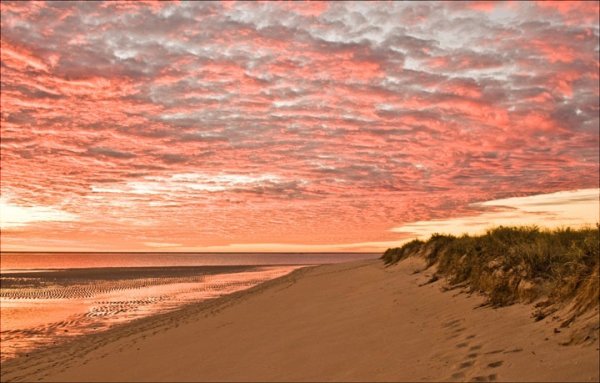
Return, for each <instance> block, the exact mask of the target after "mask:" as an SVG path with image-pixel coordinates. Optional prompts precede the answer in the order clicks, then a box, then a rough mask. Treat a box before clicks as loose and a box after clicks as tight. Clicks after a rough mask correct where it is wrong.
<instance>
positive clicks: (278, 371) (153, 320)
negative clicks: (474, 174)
mask: <svg viewBox="0 0 600 383" xmlns="http://www.w3.org/2000/svg"><path fill="white" fill-rule="evenodd" d="M431 273H432V271H431V270H423V264H422V263H421V262H420V261H419V260H417V259H409V260H406V261H403V262H401V263H399V264H397V265H394V266H391V267H388V268H386V267H384V265H383V264H382V263H381V261H361V262H354V263H346V264H335V265H323V266H317V267H308V268H304V269H300V270H297V271H295V272H293V273H292V274H289V275H287V276H285V277H282V278H279V279H276V280H272V281H269V282H266V283H263V284H261V285H259V286H256V287H253V288H251V289H249V290H246V291H242V292H237V293H234V294H231V295H228V296H226V297H223V298H219V299H215V300H211V301H207V302H203V303H199V304H193V305H189V306H186V307H184V308H183V309H181V310H178V311H175V312H170V313H166V314H160V315H156V316H153V317H149V318H143V319H140V320H137V321H135V322H132V323H129V324H126V325H123V326H118V327H115V328H112V329H110V330H107V331H105V332H102V333H98V334H91V335H86V336H82V337H79V338H76V339H75V340H73V341H71V342H69V343H67V344H64V345H61V346H56V347H53V348H50V349H46V350H41V351H36V352H34V353H31V354H29V355H28V356H23V357H20V358H17V359H13V360H9V361H7V362H6V363H3V364H2V375H1V378H2V381H38V380H41V381H78V382H86V381H471V380H473V381H561V382H563V381H598V380H599V379H600V376H599V368H600V367H599V362H598V360H599V351H598V350H599V343H598V327H597V323H598V311H597V309H596V310H595V311H593V312H590V313H588V315H587V316H586V317H582V318H580V319H579V320H578V321H576V322H575V323H574V324H572V325H571V326H570V327H568V328H563V327H560V323H561V321H563V320H564V319H565V318H566V315H567V313H566V312H564V313H561V312H558V313H556V314H555V315H554V316H549V317H547V318H546V319H544V320H542V321H539V322H535V321H534V320H533V319H532V317H531V314H532V311H533V306H532V305H520V304H519V305H513V306H509V307H504V308H499V309H494V308H491V307H487V306H481V305H482V303H483V302H484V301H485V299H484V298H483V297H482V296H479V295H475V294H473V295H471V294H468V293H466V292H465V291H462V290H460V289H452V290H447V291H445V290H446V289H445V288H444V287H445V286H446V282H445V281H443V280H440V281H437V282H434V283H430V284H424V283H425V282H426V281H427V280H428V279H429V278H430V276H431ZM584 328H585V329H587V330H586V331H588V332H587V335H586V337H587V339H585V337H582V336H581V334H582V333H581V331H583V330H582V329H584ZM575 329H579V330H578V331H579V332H577V333H576V334H575V335H576V336H575V337H573V336H574V335H573V334H574V331H575ZM573 339H575V341H573ZM569 342H570V344H569V345H564V344H565V343H569Z"/></svg>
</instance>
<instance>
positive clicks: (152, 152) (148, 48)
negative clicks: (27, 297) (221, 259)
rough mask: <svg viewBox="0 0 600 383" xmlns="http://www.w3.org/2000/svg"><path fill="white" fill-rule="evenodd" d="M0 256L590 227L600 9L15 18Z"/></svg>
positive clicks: (227, 9) (11, 14) (154, 10)
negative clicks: (500, 228) (526, 226)
mask: <svg viewBox="0 0 600 383" xmlns="http://www.w3.org/2000/svg"><path fill="white" fill-rule="evenodd" d="M0 7H1V32H2V33H1V52H0V53H1V54H0V56H1V99H0V103H1V120H0V122H1V126H0V133H1V135H0V138H1V139H0V142H1V177H0V192H1V197H0V228H1V230H2V232H1V249H2V250H3V251H13V250H31V251H35V250H38V251H39V250H53V251H63V250H69V251H82V250H90V251H92V250H93V251H381V250H384V249H385V248H387V247H389V246H394V245H397V244H400V243H402V242H403V241H406V240H407V239H409V238H414V237H415V236H419V237H423V236H427V235H429V234H431V233H433V232H452V233H462V232H475V231H481V230H485V228H489V227H491V226H494V225H498V224H538V225H542V226H561V225H563V226H564V225H571V226H577V225H581V224H591V225H594V224H595V223H596V222H598V220H599V219H598V197H599V189H598V187H599V181H600V180H599V177H600V176H599V170H600V169H599V107H598V104H599V76H598V72H599V69H600V66H599V59H598V55H599V19H598V13H599V9H598V2H593V1H589V2H539V3H536V2H500V3H492V2H331V3H327V2H310V3H306V2H294V3H291V2H222V3H213V2H181V3H171V2H160V3H156V2H143V1H140V2H135V3H130V2H117V1H111V2H106V3H102V2H59V1H53V2H10V1H3V2H2V3H1V5H0Z"/></svg>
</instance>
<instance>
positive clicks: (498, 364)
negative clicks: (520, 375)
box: [488, 360, 504, 368]
mask: <svg viewBox="0 0 600 383" xmlns="http://www.w3.org/2000/svg"><path fill="white" fill-rule="evenodd" d="M502 363H504V361H502V360H498V361H496V362H492V363H490V364H488V367H491V368H496V367H500V366H502Z"/></svg>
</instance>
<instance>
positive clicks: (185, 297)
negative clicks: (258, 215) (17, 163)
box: [0, 252, 379, 361]
mask: <svg viewBox="0 0 600 383" xmlns="http://www.w3.org/2000/svg"><path fill="white" fill-rule="evenodd" d="M378 256H379V254H376V253H8V252H7V253H0V360H2V361H4V360H7V359H10V358H14V357H15V356H17V355H20V354H25V353H28V352H31V351H32V350H35V349H37V348H42V347H47V346H49V345H53V344H58V343H60V342H63V341H65V340H68V339H69V338H71V337H73V336H77V335H82V334H88V333H92V332H96V331H103V330H106V329H108V328H110V327H112V326H114V325H118V324H122V323H126V322H129V321H132V320H135V319H138V318H142V317H145V316H149V315H153V314H156V313H162V312H166V311H169V310H175V309H177V308H178V307H181V306H182V305H185V304H189V303H194V302H200V301H203V300H207V299H212V298H216V297H219V296H223V295H226V294H230V293H233V292H236V291H240V290H244V289H248V288H250V287H252V286H255V285H257V284H259V283H261V282H265V281H267V280H270V279H274V278H277V277H281V276H284V275H286V274H289V273H290V272H292V271H294V270H296V269H298V268H301V267H305V266H309V265H317V264H326V263H339V262H350V261H357V260H364V259H374V258H377V257H378Z"/></svg>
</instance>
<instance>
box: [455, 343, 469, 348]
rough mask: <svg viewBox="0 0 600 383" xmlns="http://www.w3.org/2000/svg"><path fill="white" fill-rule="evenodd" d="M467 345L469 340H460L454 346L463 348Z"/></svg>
mask: <svg viewBox="0 0 600 383" xmlns="http://www.w3.org/2000/svg"><path fill="white" fill-rule="evenodd" d="M468 345H469V342H462V343H459V344H457V345H456V348H464V347H467V346H468Z"/></svg>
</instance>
